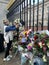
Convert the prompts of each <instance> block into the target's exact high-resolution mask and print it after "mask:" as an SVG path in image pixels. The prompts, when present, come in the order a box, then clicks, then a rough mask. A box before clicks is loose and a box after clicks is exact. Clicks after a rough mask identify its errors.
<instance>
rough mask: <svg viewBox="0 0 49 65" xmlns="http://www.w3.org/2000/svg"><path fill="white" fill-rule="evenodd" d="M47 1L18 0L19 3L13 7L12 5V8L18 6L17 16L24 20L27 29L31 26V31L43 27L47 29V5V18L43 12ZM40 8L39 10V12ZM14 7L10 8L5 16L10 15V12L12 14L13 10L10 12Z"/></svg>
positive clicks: (48, 26) (48, 19)
mask: <svg viewBox="0 0 49 65" xmlns="http://www.w3.org/2000/svg"><path fill="white" fill-rule="evenodd" d="M36 1H37V2H36ZM47 1H48V0H47ZM47 1H46V0H42V1H40V0H20V1H19V3H17V4H16V6H15V8H14V7H13V8H14V9H16V8H19V17H18V18H20V20H22V21H24V22H25V27H26V28H27V29H29V28H32V30H33V31H35V30H36V31H38V30H44V29H48V30H49V7H48V9H47V11H48V14H47V15H46V16H47V18H46V17H45V14H44V12H45V2H47ZM40 6H41V7H40ZM40 8H41V12H40ZM14 9H13V10H11V11H10V12H9V13H8V14H7V18H8V17H9V16H10V14H11V16H12V15H13V14H14V13H15V12H14V13H11V12H13V11H14ZM9 10H10V9H9ZM35 11H36V12H35ZM40 14H41V15H40ZM44 17H45V18H44ZM45 21H46V22H45Z"/></svg>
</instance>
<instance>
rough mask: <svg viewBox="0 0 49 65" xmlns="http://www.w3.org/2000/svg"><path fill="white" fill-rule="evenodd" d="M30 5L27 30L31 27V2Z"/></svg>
mask: <svg viewBox="0 0 49 65" xmlns="http://www.w3.org/2000/svg"><path fill="white" fill-rule="evenodd" d="M29 3H30V15H29V28H30V27H31V0H30V1H29Z"/></svg>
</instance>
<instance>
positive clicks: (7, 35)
mask: <svg viewBox="0 0 49 65" xmlns="http://www.w3.org/2000/svg"><path fill="white" fill-rule="evenodd" d="M3 23H4V40H5V42H6V43H7V48H6V52H5V57H4V59H3V61H9V60H10V57H12V56H10V55H9V50H10V48H11V44H12V40H13V30H15V29H16V27H15V26H13V28H12V26H11V27H10V26H9V21H8V20H6V21H5V20H4V21H3ZM6 28H7V29H6Z"/></svg>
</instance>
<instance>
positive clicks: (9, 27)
mask: <svg viewBox="0 0 49 65" xmlns="http://www.w3.org/2000/svg"><path fill="white" fill-rule="evenodd" d="M14 30H16V27H15V26H8V27H6V29H5V31H6V32H9V31H14Z"/></svg>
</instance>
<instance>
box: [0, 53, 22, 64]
mask: <svg viewBox="0 0 49 65" xmlns="http://www.w3.org/2000/svg"><path fill="white" fill-rule="evenodd" d="M3 58H4V53H0V65H20V64H21V62H20V58H19V56H15V57H13V58H12V59H11V60H10V61H8V62H4V61H3Z"/></svg>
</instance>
